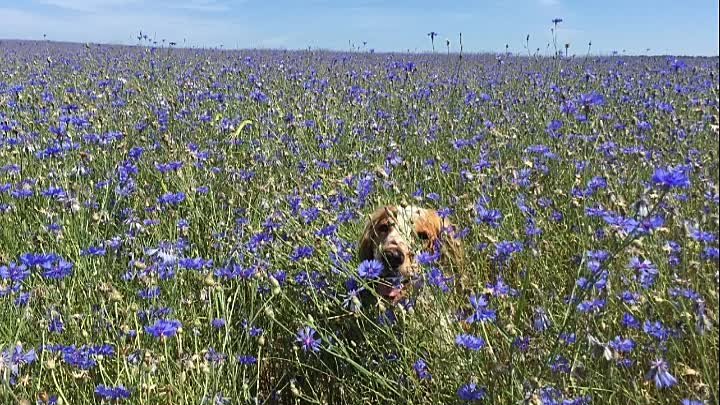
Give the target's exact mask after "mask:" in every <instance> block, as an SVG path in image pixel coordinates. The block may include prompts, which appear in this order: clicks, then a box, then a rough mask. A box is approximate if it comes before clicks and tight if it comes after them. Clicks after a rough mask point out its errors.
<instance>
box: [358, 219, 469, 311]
mask: <svg viewBox="0 0 720 405" xmlns="http://www.w3.org/2000/svg"><path fill="white" fill-rule="evenodd" d="M450 226H451V224H450V223H449V222H447V221H445V220H443V219H442V218H440V216H439V215H438V214H437V212H436V211H434V210H432V209H426V208H420V207H415V206H407V207H397V206H384V207H381V208H378V209H377V210H375V212H374V213H373V214H372V215H370V218H369V220H368V222H367V224H366V226H365V231H364V232H363V235H362V238H361V239H360V251H359V258H360V260H372V259H376V260H378V261H379V262H381V263H383V265H384V270H383V273H382V275H381V277H380V280H379V282H378V283H377V285H376V291H377V292H378V294H379V295H380V296H382V297H384V298H386V299H389V300H391V301H397V300H399V299H400V298H401V297H402V296H403V295H404V294H403V288H402V285H398V282H401V281H405V282H407V280H409V279H410V278H412V277H413V276H416V275H418V274H419V271H420V266H419V265H418V263H417V262H416V260H415V258H416V256H417V255H418V254H419V253H420V252H427V253H429V254H440V255H441V259H442V258H445V259H447V258H450V257H455V256H457V246H459V244H458V242H457V240H456V239H455V238H453V237H452V236H450V235H449V233H448V229H447V228H449V227H450ZM401 284H402V283H401Z"/></svg>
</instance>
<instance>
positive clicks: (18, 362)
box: [0, 344, 37, 376]
mask: <svg viewBox="0 0 720 405" xmlns="http://www.w3.org/2000/svg"><path fill="white" fill-rule="evenodd" d="M35 360H37V354H36V353H35V349H30V350H28V351H24V350H23V347H22V345H21V344H18V345H16V346H15V347H14V348H12V349H7V350H3V351H2V352H0V364H2V365H3V366H5V367H7V368H8V369H9V370H10V373H12V375H15V376H17V375H18V374H19V373H20V366H22V365H25V364H32V363H34V362H35Z"/></svg>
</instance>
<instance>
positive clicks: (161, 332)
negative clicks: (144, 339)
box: [145, 319, 182, 338]
mask: <svg viewBox="0 0 720 405" xmlns="http://www.w3.org/2000/svg"><path fill="white" fill-rule="evenodd" d="M181 327H182V324H181V323H180V321H178V320H175V319H170V320H166V319H159V320H157V321H155V323H154V324H153V325H150V326H146V327H145V332H147V333H149V334H151V335H153V336H155V337H156V338H164V337H172V336H175V334H177V332H178V330H179V329H180V328H181Z"/></svg>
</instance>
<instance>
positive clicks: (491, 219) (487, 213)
mask: <svg viewBox="0 0 720 405" xmlns="http://www.w3.org/2000/svg"><path fill="white" fill-rule="evenodd" d="M476 212H477V218H476V219H475V222H477V223H484V224H488V225H489V226H490V227H491V228H498V227H499V226H500V222H501V221H502V219H503V216H502V212H500V211H498V210H491V209H487V208H485V207H484V206H477V207H476Z"/></svg>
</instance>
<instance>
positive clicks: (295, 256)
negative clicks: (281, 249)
mask: <svg viewBox="0 0 720 405" xmlns="http://www.w3.org/2000/svg"><path fill="white" fill-rule="evenodd" d="M313 253H315V249H313V247H312V246H298V247H297V248H295V250H294V251H293V253H292V254H291V255H290V260H292V261H294V262H297V261H300V260H302V259H305V258H308V257H310V256H312V255H313Z"/></svg>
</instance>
